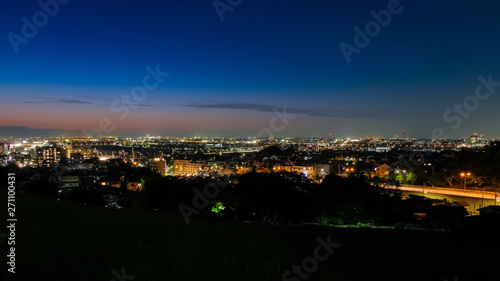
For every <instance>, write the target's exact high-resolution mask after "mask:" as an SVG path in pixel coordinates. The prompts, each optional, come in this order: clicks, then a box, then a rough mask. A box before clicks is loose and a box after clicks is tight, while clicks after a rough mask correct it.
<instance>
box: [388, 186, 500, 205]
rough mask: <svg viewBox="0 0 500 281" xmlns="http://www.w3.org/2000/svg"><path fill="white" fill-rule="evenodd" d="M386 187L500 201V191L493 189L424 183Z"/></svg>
mask: <svg viewBox="0 0 500 281" xmlns="http://www.w3.org/2000/svg"><path fill="white" fill-rule="evenodd" d="M384 188H386V189H397V190H404V191H415V192H423V193H424V194H425V193H436V194H446V195H454V196H463V197H472V198H482V199H492V200H497V202H498V201H500V193H496V192H491V191H478V190H463V189H457V188H444V187H430V186H422V185H404V186H400V187H395V186H385V187H384Z"/></svg>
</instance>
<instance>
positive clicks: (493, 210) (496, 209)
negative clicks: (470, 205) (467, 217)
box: [477, 206, 500, 216]
mask: <svg viewBox="0 0 500 281" xmlns="http://www.w3.org/2000/svg"><path fill="white" fill-rule="evenodd" d="M477 210H478V211H479V215H480V216H484V215H500V206H486V207H483V208H480V209H477Z"/></svg>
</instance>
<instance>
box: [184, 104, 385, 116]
mask: <svg viewBox="0 0 500 281" xmlns="http://www.w3.org/2000/svg"><path fill="white" fill-rule="evenodd" d="M183 106H185V107H191V108H200V109H202V108H207V109H230V110H231V109H232V110H252V111H257V112H273V109H277V110H279V111H282V110H283V107H279V106H273V105H266V104H257V103H245V102H237V103H212V104H185V105H183ZM286 112H287V113H291V114H304V115H307V116H312V117H347V118H364V117H370V118H373V115H372V114H370V113H368V112H356V111H349V112H348V111H345V110H338V109H337V110H330V111H326V110H322V111H318V110H310V109H302V108H293V107H286ZM383 118H385V116H382V115H379V116H378V118H375V119H383Z"/></svg>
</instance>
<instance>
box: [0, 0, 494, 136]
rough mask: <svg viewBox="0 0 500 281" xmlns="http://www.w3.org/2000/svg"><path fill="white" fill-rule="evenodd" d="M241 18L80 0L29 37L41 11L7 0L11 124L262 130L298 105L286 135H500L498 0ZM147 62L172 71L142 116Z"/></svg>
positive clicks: (313, 9) (256, 10)
mask: <svg viewBox="0 0 500 281" xmlns="http://www.w3.org/2000/svg"><path fill="white" fill-rule="evenodd" d="M42 1H44V0H42ZM60 1H61V2H64V1H62V0H60ZM66 1H67V0H66ZM220 3H228V1H227V0H221V2H220ZM229 3H233V4H238V3H239V1H236V0H232V1H229ZM388 3H390V4H388ZM391 4H392V5H394V6H393V8H394V7H397V9H396V8H394V9H395V10H397V11H398V12H397V13H394V14H392V15H391V20H390V22H388V24H386V26H385V27H383V26H380V32H378V33H376V32H375V31H373V30H372V34H374V33H375V35H374V36H373V37H371V38H370V42H369V43H368V45H367V46H365V47H363V48H358V53H353V54H352V55H351V56H350V63H348V61H347V59H346V57H345V56H344V54H343V52H342V50H341V48H340V44H341V42H345V43H346V44H349V45H352V46H353V48H354V47H355V46H356V45H355V42H354V37H355V34H356V31H355V30H354V28H355V27H356V26H357V27H359V28H360V29H361V30H365V26H366V24H367V23H368V22H370V21H372V20H374V17H373V15H371V14H370V11H372V10H374V11H375V12H378V11H380V10H382V9H384V10H387V9H388V5H391ZM222 5H224V4H222ZM221 7H222V6H221ZM52 9H53V7H52ZM231 9H232V11H226V12H225V13H224V14H223V21H221V18H220V17H219V15H218V13H217V11H216V9H215V7H214V5H213V2H212V1H199V0H172V1H159V0H154V1H78V0H72V1H69V3H67V4H64V5H62V4H59V8H58V11H56V12H55V13H53V17H48V21H47V23H46V24H45V25H43V22H42V24H40V27H39V28H38V31H37V32H35V33H36V34H35V35H34V36H33V37H32V38H29V39H26V38H24V37H23V31H22V28H23V25H24V22H23V20H22V18H23V17H26V18H27V19H28V21H29V22H33V15H35V14H36V13H37V12H39V11H43V9H42V8H41V6H40V5H39V4H37V1H19V0H4V1H2V2H1V4H0V11H1V12H0V13H1V16H0V29H1V30H2V36H3V37H2V39H1V40H0V58H1V64H0V77H1V79H0V95H1V101H0V126H26V127H30V128H57V129H69V130H87V131H91V130H93V129H98V128H99V124H100V122H101V120H103V118H108V119H106V120H108V121H110V122H111V123H112V126H113V129H112V130H110V133H109V134H121V135H124V134H126V135H130V136H136V135H144V133H147V132H149V133H151V134H152V135H162V136H194V135H195V134H196V133H199V134H200V136H222V135H224V136H227V135H238V136H255V135H257V133H258V132H259V131H260V130H261V129H262V128H268V127H270V124H269V123H270V120H272V119H273V117H274V116H275V113H274V112H273V108H276V110H277V111H280V112H282V111H283V109H284V107H286V111H287V112H288V113H289V114H294V115H295V117H294V118H291V119H289V120H288V121H289V123H288V124H286V126H284V128H283V129H282V130H279V132H278V131H277V132H276V135H278V136H327V135H328V134H329V133H333V134H332V135H333V136H335V137H365V136H378V137H394V136H395V135H402V131H403V130H405V129H406V130H407V132H408V133H407V136H409V137H422V138H431V137H434V136H436V133H434V135H433V131H434V130H435V128H441V129H442V134H438V135H437V136H440V135H441V136H443V135H446V136H448V137H453V138H455V137H462V136H468V135H470V134H471V133H473V132H479V133H484V134H485V135H486V137H491V138H499V137H500V128H499V125H498V124H499V123H500V122H499V121H500V120H499V114H498V111H499V106H500V83H497V84H495V83H496V82H492V83H490V85H488V86H480V89H479V92H480V97H481V99H479V98H477V97H476V94H475V92H476V88H478V85H483V84H481V82H480V80H479V79H478V77H479V76H482V77H483V78H484V79H485V80H488V79H490V80H492V81H500V17H499V16H498V12H499V11H500V2H498V1H417V0H413V1H409V0H404V1H401V2H400V3H399V5H397V3H393V1H346V0H344V1H338V0H335V1H334V0H329V1H326V0H325V1H291V0H286V1H285V0H282V1H273V0H252V1H250V0H244V1H242V2H241V4H239V5H236V6H235V7H232V8H231ZM42 14H43V13H42ZM38 15H40V13H38ZM43 20H44V18H43V16H40V17H39V18H38V22H39V23H40V21H43ZM13 34H15V35H13ZM28 35H29V34H28ZM13 36H14V37H13ZM16 36H17V37H16ZM21 37H22V38H23V39H22V40H24V41H23V43H19V38H21ZM13 38H17V39H13ZM13 40H14V41H15V42H17V43H18V45H16V46H13V45H12V44H11V41H13ZM16 40H17V41H16ZM16 51H17V52H16ZM148 66H149V67H150V68H151V69H155V68H157V67H158V68H159V69H160V71H161V72H168V73H169V75H168V76H166V75H165V77H160V80H163V81H161V83H158V85H157V87H150V88H154V89H151V90H147V92H146V94H145V95H143V96H142V98H141V99H140V100H133V99H132V101H133V103H132V105H133V107H132V106H128V105H126V104H125V103H123V102H121V101H120V99H121V96H122V95H123V96H129V97H130V96H131V92H132V91H133V89H137V88H135V87H140V86H143V79H144V78H145V76H146V75H149V72H148V70H146V68H147V67H148ZM489 75H491V78H488V76H489ZM156 82H157V81H155V80H154V78H151V79H150V80H149V82H148V83H149V84H148V85H149V86H151V85H152V84H155V85H156ZM481 87H482V88H481ZM495 88H496V91H494V90H495ZM488 89H490V90H491V94H490V95H489V97H486V96H487V93H488V91H489V90H488ZM464 102H465V103H468V104H466V105H465V109H463V110H462V113H461V114H462V115H461V114H460V113H456V112H455V111H454V105H455V104H456V105H458V106H460V105H463V104H464ZM113 104H114V106H115V109H112V105H113ZM129 104H130V103H129ZM124 106H127V107H128V108H129V113H128V114H125V113H124V111H123V110H122V111H120V110H117V108H122V109H123V107H124ZM467 108H468V109H469V110H468V109H467ZM447 110H449V112H448V113H447ZM445 113H447V114H445ZM443 114H444V115H446V117H445V118H443ZM125 115H126V116H125ZM459 121H460V122H459ZM276 124H277V125H278V126H279V127H281V123H276ZM435 132H436V131H435ZM106 135H108V133H107V134H106Z"/></svg>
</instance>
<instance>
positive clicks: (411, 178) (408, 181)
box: [405, 173, 417, 184]
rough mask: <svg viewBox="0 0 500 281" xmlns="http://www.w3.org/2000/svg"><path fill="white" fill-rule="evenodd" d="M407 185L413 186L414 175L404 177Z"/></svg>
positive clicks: (415, 176)
mask: <svg viewBox="0 0 500 281" xmlns="http://www.w3.org/2000/svg"><path fill="white" fill-rule="evenodd" d="M405 182H406V183H407V184H415V183H416V182H417V175H415V174H414V173H409V174H408V176H407V177H406V181H405Z"/></svg>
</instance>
